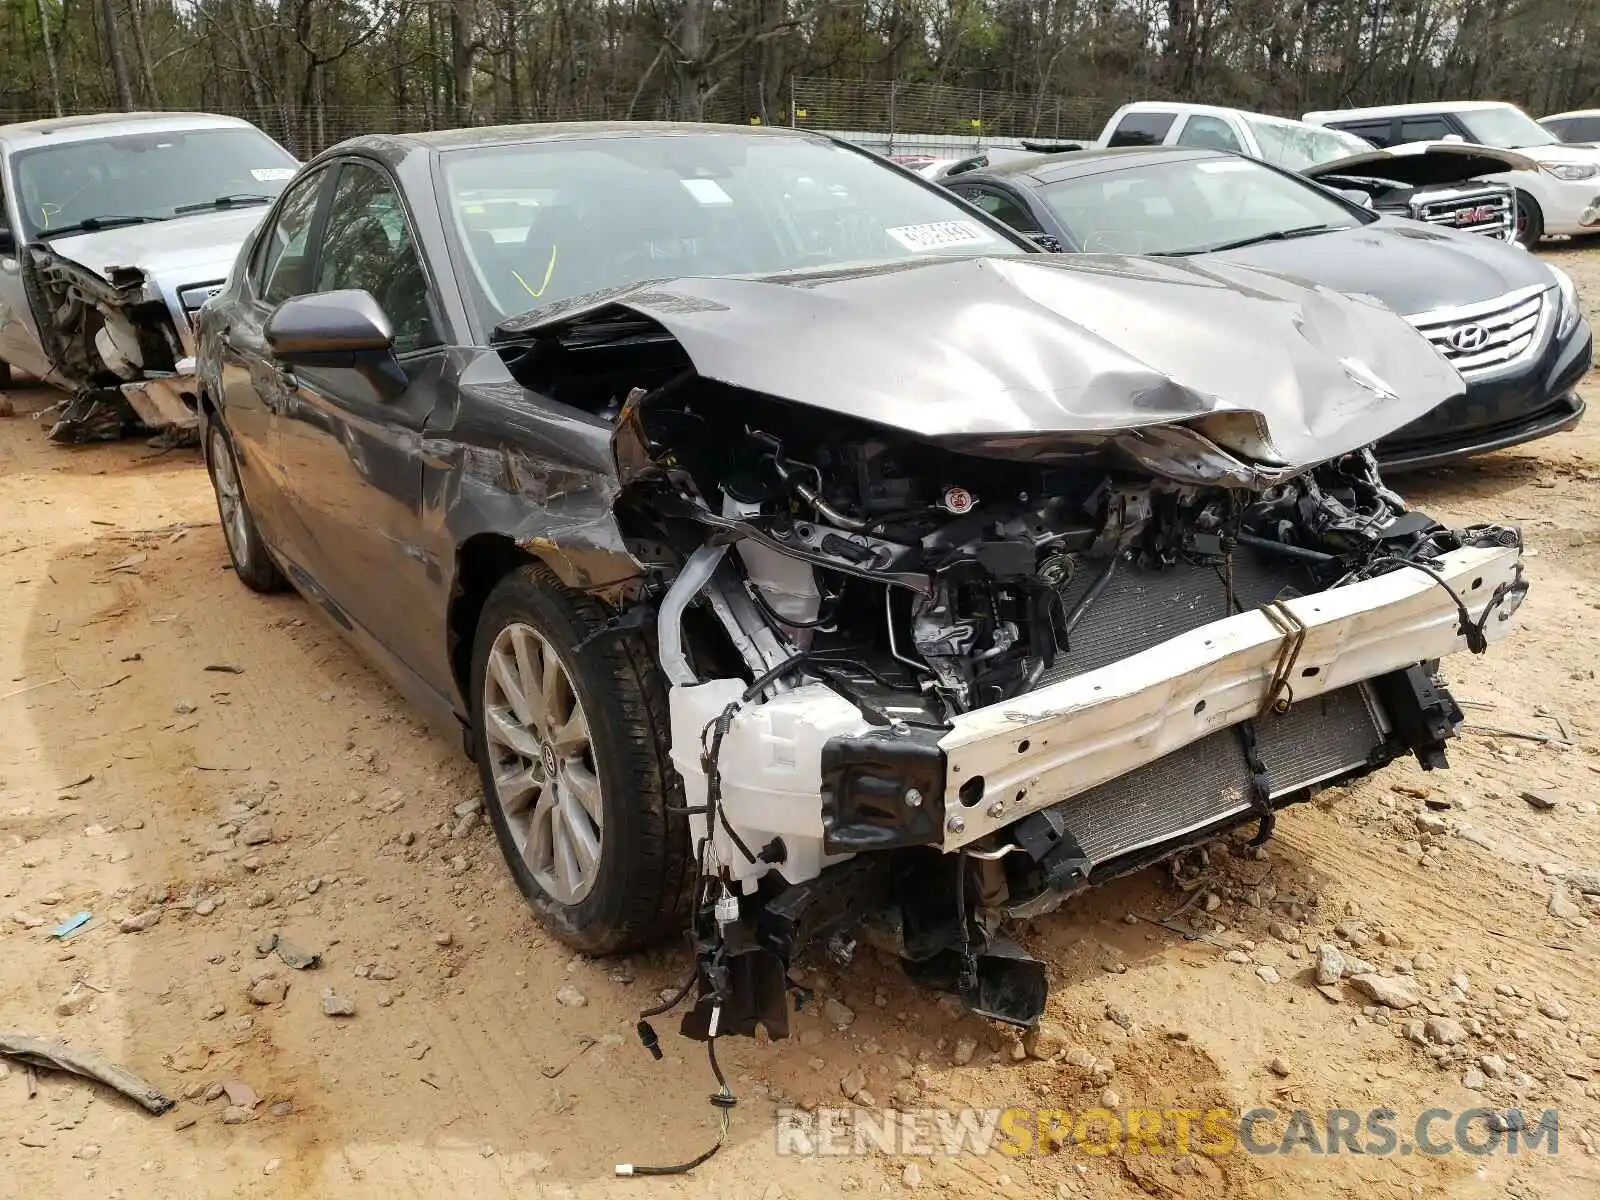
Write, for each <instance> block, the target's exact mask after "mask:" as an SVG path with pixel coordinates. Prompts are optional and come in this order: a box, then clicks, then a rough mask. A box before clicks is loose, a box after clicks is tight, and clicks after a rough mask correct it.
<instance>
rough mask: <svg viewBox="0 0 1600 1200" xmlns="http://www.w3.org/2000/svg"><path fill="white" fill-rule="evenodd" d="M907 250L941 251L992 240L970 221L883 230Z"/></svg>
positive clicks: (899, 226)
mask: <svg viewBox="0 0 1600 1200" xmlns="http://www.w3.org/2000/svg"><path fill="white" fill-rule="evenodd" d="M884 232H885V233H887V234H888V235H889V236H890V237H892V238H893V239H894V240H895V241H897V242H899V243H900V244H901V245H902V246H904V247H905V248H906V249H907V250H943V249H944V248H945V247H946V246H982V245H985V244H987V243H988V242H990V241H992V240H993V239H992V238H991V237H990V236H989V235H988V234H987V233H985V232H984V231H983V229H982V228H981V227H979V226H978V225H975V224H973V222H971V221H929V222H928V223H927V224H925V225H897V226H895V227H894V228H893V229H885V230H884Z"/></svg>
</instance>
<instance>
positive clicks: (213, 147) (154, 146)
mask: <svg viewBox="0 0 1600 1200" xmlns="http://www.w3.org/2000/svg"><path fill="white" fill-rule="evenodd" d="M13 163H14V166H13V170H14V171H15V175H16V187H17V208H18V211H19V212H20V214H21V217H22V223H23V226H24V228H25V229H26V230H27V233H28V235H29V236H30V237H37V236H38V235H39V234H41V233H44V234H48V233H49V232H50V231H52V230H59V229H62V228H65V227H73V228H81V227H82V225H83V223H84V222H86V221H87V222H89V224H90V225H91V226H93V225H94V224H95V223H97V222H99V221H101V220H107V221H108V223H114V222H111V221H110V219H111V218H118V217H121V218H130V217H132V218H149V219H154V220H165V219H166V218H168V217H173V216H177V215H179V213H178V210H179V209H187V208H189V206H197V207H195V208H194V209H193V211H196V212H200V211H207V210H210V209H213V208H215V207H218V206H217V205H216V203H215V202H216V201H217V200H218V199H219V198H221V197H224V196H226V197H229V198H230V200H231V202H233V203H238V204H241V205H243V204H249V203H253V202H254V203H261V204H265V203H268V202H270V201H271V200H272V199H273V198H274V197H276V196H277V194H278V193H279V192H281V191H282V190H283V186H284V184H286V183H287V182H288V181H289V180H290V179H291V178H292V177H293V175H294V173H295V168H296V166H297V165H298V164H296V162H295V160H294V159H293V158H292V157H291V156H290V155H289V152H288V151H287V150H285V149H284V148H283V147H282V146H280V145H278V143H277V142H275V141H273V140H272V139H271V138H269V137H268V136H267V135H266V134H264V133H262V132H261V131H260V130H259V129H251V128H247V127H244V126H238V127H233V128H213V129H186V130H178V131H169V132H162V133H143V132H141V133H126V134H119V135H114V136H111V137H104V138H93V139H85V140H82V141H73V142H62V143H60V144H59V145H53V146H44V147H41V148H39V149H37V150H24V151H21V152H20V153H18V154H17V155H15V156H14V158H13ZM257 196H260V197H264V199H262V200H260V201H253V200H252V199H251V198H253V197H257Z"/></svg>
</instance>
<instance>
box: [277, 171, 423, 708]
mask: <svg viewBox="0 0 1600 1200" xmlns="http://www.w3.org/2000/svg"><path fill="white" fill-rule="evenodd" d="M337 171H338V175H337V179H336V180H335V183H334V186H333V188H332V198H331V200H330V203H329V212H328V217H327V220H326V222H325V223H324V224H323V225H322V226H321V236H320V245H319V247H318V250H317V255H316V262H315V268H314V272H313V280H312V286H311V289H310V290H311V291H313V292H331V291H338V290H342V289H356V290H361V291H365V292H368V293H370V294H371V296H372V297H373V299H375V300H376V301H377V302H378V304H379V305H380V306H381V307H382V308H383V310H384V312H385V314H386V315H387V316H388V318H389V321H390V323H391V326H392V328H393V330H394V350H395V354H396V356H397V358H398V360H399V362H400V364H401V366H402V368H403V370H404V372H405V375H406V379H407V385H406V387H405V388H404V390H403V391H401V392H400V393H399V394H398V395H392V394H391V395H385V394H384V393H383V392H381V391H380V390H379V389H378V388H376V387H375V386H374V385H373V383H372V382H371V381H370V380H369V378H368V377H367V376H365V375H364V374H362V373H361V372H359V371H357V370H355V369H352V368H348V367H306V366H300V367H296V368H294V371H293V377H292V384H291V388H290V391H289V395H288V398H287V402H286V404H285V406H284V408H283V410H282V411H281V412H280V413H278V414H277V415H276V418H275V420H276V423H277V426H278V429H279V431H280V442H281V449H282V455H283V466H284V475H285V479H286V481H287V488H288V494H289V501H290V504H291V506H292V507H293V509H294V512H295V517H296V520H297V522H298V524H299V525H300V527H302V528H303V529H305V530H306V531H308V534H309V539H310V540H309V549H308V554H307V565H308V568H309V570H310V572H311V574H312V575H313V577H314V578H315V580H316V583H317V585H318V590H319V592H321V593H322V595H320V596H319V599H320V600H322V602H323V604H324V606H325V607H327V608H329V610H330V611H331V612H333V615H334V616H335V618H336V619H338V620H340V621H342V622H354V623H355V624H358V625H360V626H361V627H362V628H363V629H364V630H365V632H366V633H368V634H369V635H371V636H372V637H373V638H375V639H376V640H377V641H378V642H379V643H381V644H382V645H383V647H384V648H385V649H387V650H389V651H390V652H391V653H392V654H393V655H394V657H395V658H396V659H398V660H401V661H403V662H404V663H405V664H406V665H407V666H408V667H409V668H411V669H412V670H415V671H417V672H418V673H419V674H420V675H421V676H422V677H423V678H424V679H425V680H427V682H428V683H429V685H430V686H432V687H434V688H436V689H439V690H443V685H444V684H445V683H446V682H447V681H448V679H449V672H448V667H447V666H446V665H445V663H444V658H443V656H444V647H445V638H444V636H443V632H442V626H443V620H444V611H443V608H444V606H443V605H442V604H441V602H440V597H441V595H442V593H443V590H444V584H443V582H442V581H443V580H445V579H447V578H449V574H448V572H449V570H450V568H451V567H452V564H451V563H441V562H438V561H436V559H435V557H434V555H433V553H432V552H431V551H430V549H429V548H428V547H429V544H430V539H429V538H428V537H427V536H425V531H424V528H423V515H422V475H423V455H424V445H423V429H424V426H425V425H426V423H427V420H428V416H429V414H430V413H431V412H432V411H433V408H434V404H435V401H436V398H437V396H438V394H439V383H440V378H441V376H442V374H443V372H444V370H445V367H446V338H445V337H444V334H443V328H442V320H441V318H440V315H439V314H440V312H441V308H440V305H439V302H438V293H437V289H436V288H435V286H434V281H433V279H432V278H431V277H430V273H429V271H428V270H427V269H426V268H425V266H424V263H423V258H422V255H421V254H420V252H419V250H418V239H417V237H416V233H415V227H414V223H413V221H412V217H411V214H410V213H409V211H408V210H407V206H406V204H405V201H404V198H403V196H402V195H401V191H400V188H399V186H398V184H397V183H396V182H395V180H394V179H393V177H392V176H391V175H390V174H389V172H388V170H387V168H386V167H384V166H383V165H382V164H380V163H378V162H377V161H375V160H369V159H364V158H350V159H346V160H343V161H342V162H340V163H339V164H338V166H337ZM435 660H437V661H435Z"/></svg>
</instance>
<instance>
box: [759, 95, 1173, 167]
mask: <svg viewBox="0 0 1600 1200" xmlns="http://www.w3.org/2000/svg"><path fill="white" fill-rule="evenodd" d="M1149 98H1150V97H1141V99H1149ZM1125 99H1126V98H1123V97H1118V98H1108V97H1099V96H1073V97H1067V96H1030V95H1026V94H1024V93H1022V92H993V91H982V90H979V89H976V88H960V87H947V86H945V85H942V84H929V83H884V82H879V81H868V80H840V79H812V78H796V79H795V80H794V81H793V83H792V85H791V88H790V97H789V100H790V112H791V120H792V123H793V124H795V125H797V126H800V127H802V128H806V129H818V130H827V131H829V132H831V133H837V134H841V135H842V136H844V137H846V138H848V139H849V140H851V141H854V142H859V143H861V144H862V145H866V146H868V147H870V148H871V149H873V150H878V151H880V152H882V153H885V154H912V153H918V154H935V155H963V154H972V153H975V152H977V151H978V150H981V149H983V148H984V147H985V146H995V145H1007V144H1011V145H1014V144H1016V142H1017V141H1018V140H1019V139H1021V138H1029V139H1039V140H1045V141H1089V140H1093V139H1094V138H1097V137H1099V136H1100V130H1101V128H1102V127H1103V126H1104V125H1105V123H1106V120H1107V118H1109V117H1110V116H1111V114H1112V113H1113V112H1115V111H1116V110H1117V109H1118V108H1119V107H1120V106H1121V105H1122V104H1123V103H1124V102H1125Z"/></svg>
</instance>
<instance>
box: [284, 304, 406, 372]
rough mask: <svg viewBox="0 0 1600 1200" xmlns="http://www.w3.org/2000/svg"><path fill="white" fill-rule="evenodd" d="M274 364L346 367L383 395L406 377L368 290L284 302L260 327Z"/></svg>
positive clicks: (382, 315) (391, 334)
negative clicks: (361, 376)
mask: <svg viewBox="0 0 1600 1200" xmlns="http://www.w3.org/2000/svg"><path fill="white" fill-rule="evenodd" d="M262 332H263V334H264V335H265V337H266V342H267V347H268V349H270V350H271V351H272V356H273V357H274V358H276V359H277V360H278V361H279V362H281V363H284V364H285V365H286V366H291V367H348V368H351V369H353V370H356V371H358V372H360V373H361V374H362V375H363V376H365V377H366V378H367V379H368V381H369V382H371V384H372V385H373V387H375V388H376V389H377V390H378V392H379V394H380V395H382V396H383V397H384V398H385V399H392V398H393V397H394V396H397V395H399V394H400V393H401V392H403V391H404V390H405V389H406V386H407V384H408V383H409V380H408V379H407V378H406V373H405V370H404V369H403V368H402V367H401V366H400V363H399V361H398V360H397V359H396V358H395V356H394V327H393V326H391V325H390V324H389V318H388V315H387V314H385V313H384V311H383V307H382V306H381V305H380V304H379V303H378V302H377V301H376V300H374V299H373V298H372V294H371V293H370V292H364V291H356V290H349V291H338V292H316V293H313V294H312V295H309V296H296V297H294V298H293V299H290V300H285V301H284V302H283V303H282V304H280V305H278V307H277V308H275V309H273V310H272V315H271V316H270V317H268V318H267V324H266V328H265V329H264V330H263V331H262Z"/></svg>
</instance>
